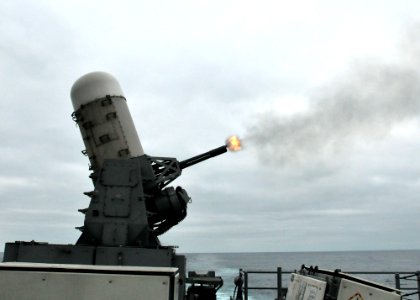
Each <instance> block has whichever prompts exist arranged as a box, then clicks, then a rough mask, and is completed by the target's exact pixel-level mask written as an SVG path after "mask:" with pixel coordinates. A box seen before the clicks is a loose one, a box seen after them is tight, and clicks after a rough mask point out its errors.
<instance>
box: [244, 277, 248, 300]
mask: <svg viewBox="0 0 420 300" xmlns="http://www.w3.org/2000/svg"><path fill="white" fill-rule="evenodd" d="M244 281H245V284H244V296H245V299H244V300H248V272H247V271H244Z"/></svg>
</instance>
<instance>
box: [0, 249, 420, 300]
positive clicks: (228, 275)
mask: <svg viewBox="0 0 420 300" xmlns="http://www.w3.org/2000/svg"><path fill="white" fill-rule="evenodd" d="M185 255H186V257H187V271H196V272H198V273H206V272H207V271H210V270H212V271H215V272H216V275H217V276H222V278H223V280H224V285H223V287H222V288H221V289H220V290H219V292H218V294H217V295H218V296H217V299H218V300H229V299H230V296H232V294H233V290H234V284H233V279H234V278H235V276H237V275H238V271H239V269H240V268H242V269H244V270H269V271H275V270H276V269H277V267H281V268H282V269H283V271H293V270H296V269H300V267H301V265H302V264H305V265H307V266H311V265H312V266H318V267H319V268H321V269H329V270H335V269H341V270H342V271H343V272H345V271H348V272H350V271H395V272H404V271H407V272H415V271H420V250H394V251H343V252H269V253H187V254H185ZM0 258H1V259H2V258H3V253H0ZM359 277H363V278H366V279H370V280H372V281H376V282H379V283H382V284H385V285H388V286H390V287H395V282H394V276H393V275H363V276H361V275H360V276H359ZM276 280H277V279H276V278H275V275H260V274H259V275H250V277H249V285H250V286H272V287H274V286H276ZM288 282H289V276H284V277H283V285H284V286H287V284H288ZM275 297H276V296H275V293H274V292H271V291H266V290H264V291H255V290H253V291H250V293H249V299H250V300H273V299H275ZM407 299H419V298H418V296H413V297H412V298H407Z"/></svg>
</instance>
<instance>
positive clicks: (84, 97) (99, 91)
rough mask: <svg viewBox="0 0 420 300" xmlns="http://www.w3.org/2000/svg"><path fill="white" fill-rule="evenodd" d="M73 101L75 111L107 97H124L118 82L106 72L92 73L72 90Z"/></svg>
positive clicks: (78, 82) (84, 77) (79, 81)
mask: <svg viewBox="0 0 420 300" xmlns="http://www.w3.org/2000/svg"><path fill="white" fill-rule="evenodd" d="M70 95H71V101H72V103H73V108H74V110H75V111H76V110H78V109H79V108H80V106H81V105H83V104H87V103H89V102H91V101H94V100H96V99H99V98H104V97H105V96H106V95H110V96H123V97H124V94H123V92H122V89H121V86H120V84H119V83H118V81H117V80H116V79H115V78H114V76H112V75H111V74H108V73H106V72H92V73H88V74H86V75H84V76H82V77H80V78H79V79H78V80H77V81H76V82H75V83H74V84H73V86H72V88H71V93H70Z"/></svg>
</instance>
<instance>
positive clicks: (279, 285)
mask: <svg viewBox="0 0 420 300" xmlns="http://www.w3.org/2000/svg"><path fill="white" fill-rule="evenodd" d="M282 290H283V289H282V278H281V268H280V267H278V268H277V300H283V292H282Z"/></svg>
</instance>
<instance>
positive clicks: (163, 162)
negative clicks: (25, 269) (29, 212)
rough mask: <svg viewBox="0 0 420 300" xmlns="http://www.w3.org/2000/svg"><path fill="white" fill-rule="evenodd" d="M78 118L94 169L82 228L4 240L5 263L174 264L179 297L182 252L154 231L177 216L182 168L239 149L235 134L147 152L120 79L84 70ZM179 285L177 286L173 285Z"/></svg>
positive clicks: (75, 97) (183, 207) (77, 91)
mask: <svg viewBox="0 0 420 300" xmlns="http://www.w3.org/2000/svg"><path fill="white" fill-rule="evenodd" d="M71 98H72V102H73V107H74V110H75V111H74V113H73V114H72V117H73V120H74V121H75V122H76V123H77V125H78V127H79V129H80V132H81V135H82V138H83V142H84V145H85V148H86V149H85V150H83V151H82V153H83V154H84V155H86V156H87V157H88V158H89V161H90V166H89V169H90V170H91V171H92V173H91V174H90V178H91V179H92V182H93V185H94V189H93V190H92V191H89V192H85V193H84V194H85V195H87V196H88V197H89V198H90V204H89V206H88V207H87V208H83V209H79V211H80V212H81V213H83V214H84V215H85V220H84V225H83V226H81V227H76V228H77V229H79V230H80V231H81V232H82V233H81V235H80V237H79V239H78V241H77V243H76V244H75V245H53V244H47V243H37V242H33V241H32V242H15V243H7V244H6V247H5V253H4V262H25V263H44V264H77V265H122V266H141V267H147V266H151V267H176V268H178V270H179V277H180V280H179V299H183V296H184V294H185V286H184V285H183V282H184V279H185V257H184V256H182V255H176V254H175V250H174V249H173V247H165V246H162V245H161V244H160V241H159V239H158V236H159V235H161V234H163V233H165V232H166V231H168V230H169V229H170V228H172V227H173V226H174V225H176V224H178V223H179V222H181V221H182V220H183V219H184V218H185V216H186V214H187V204H188V203H189V202H190V197H189V196H188V194H187V192H186V191H185V190H184V189H183V188H182V187H179V186H178V187H176V188H174V187H171V186H168V184H169V183H171V182H172V181H174V180H175V179H176V178H177V177H179V176H180V175H181V173H182V170H183V169H185V168H187V167H190V166H192V165H194V164H197V163H199V162H202V161H204V160H206V159H209V158H211V157H214V156H217V155H220V154H223V153H225V152H226V151H227V150H228V149H231V150H236V149H237V148H238V147H239V146H240V141H239V140H238V139H237V138H236V137H234V138H233V139H230V140H228V141H227V142H226V144H225V145H223V146H220V147H218V148H215V149H213V150H211V151H208V152H206V153H203V154H201V155H197V156H194V157H192V158H190V159H187V160H183V161H181V162H179V161H178V160H177V159H176V158H171V157H153V156H148V155H146V154H145V153H144V150H143V147H142V145H141V143H140V139H139V137H138V135H137V131H136V129H135V126H134V122H133V119H132V117H131V115H130V112H129V110H128V106H127V102H126V99H125V97H124V95H123V93H122V90H121V87H120V85H119V83H118V82H117V81H116V80H115V79H114V78H113V77H112V76H111V75H109V74H107V73H103V72H95V73H90V74H87V75H85V76H83V77H81V78H80V79H79V80H77V81H76V82H75V84H74V85H73V87H72V90H71ZM177 289H178V288H177Z"/></svg>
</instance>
